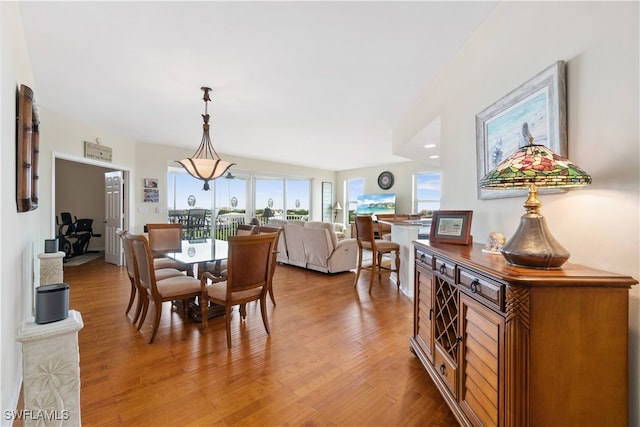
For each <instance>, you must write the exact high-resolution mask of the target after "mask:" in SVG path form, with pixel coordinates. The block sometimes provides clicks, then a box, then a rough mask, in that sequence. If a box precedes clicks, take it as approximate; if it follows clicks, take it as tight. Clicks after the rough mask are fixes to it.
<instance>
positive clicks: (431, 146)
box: [424, 144, 436, 148]
mask: <svg viewBox="0 0 640 427" xmlns="http://www.w3.org/2000/svg"><path fill="white" fill-rule="evenodd" d="M435 146H436V144H427V145H425V146H424V148H435Z"/></svg>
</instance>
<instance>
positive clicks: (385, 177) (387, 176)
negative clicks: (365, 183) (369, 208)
mask: <svg viewBox="0 0 640 427" xmlns="http://www.w3.org/2000/svg"><path fill="white" fill-rule="evenodd" d="M378 187H380V188H382V189H383V190H388V189H390V188H391V187H393V174H392V173H391V172H389V171H384V172H382V173H381V174H380V175H378Z"/></svg>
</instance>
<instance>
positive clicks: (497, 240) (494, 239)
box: [482, 231, 507, 255]
mask: <svg viewBox="0 0 640 427" xmlns="http://www.w3.org/2000/svg"><path fill="white" fill-rule="evenodd" d="M506 241H507V239H505V238H504V235H503V234H502V233H498V232H497V231H492V232H491V233H489V240H487V244H486V245H485V247H484V248H482V252H484V253H487V254H494V255H501V254H502V252H500V249H502V247H503V246H504V243H505V242H506Z"/></svg>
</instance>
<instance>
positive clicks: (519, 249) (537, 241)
mask: <svg viewBox="0 0 640 427" xmlns="http://www.w3.org/2000/svg"><path fill="white" fill-rule="evenodd" d="M501 252H502V255H503V256H504V257H505V259H506V260H507V262H508V263H509V264H512V265H516V266H521V267H530V268H543V269H552V268H560V267H561V266H562V264H564V263H565V261H566V260H568V259H569V256H570V255H569V252H568V251H567V250H566V249H565V248H563V247H562V245H560V243H558V242H557V240H556V239H554V238H553V236H552V235H551V232H550V231H549V229H548V228H547V223H546V221H545V219H544V217H543V216H542V215H540V214H538V213H527V214H524V215H522V217H521V218H520V225H518V229H517V230H516V232H515V233H514V235H513V236H512V237H511V239H509V240H508V241H507V243H506V244H505V245H504V246H503V247H502V249H501Z"/></svg>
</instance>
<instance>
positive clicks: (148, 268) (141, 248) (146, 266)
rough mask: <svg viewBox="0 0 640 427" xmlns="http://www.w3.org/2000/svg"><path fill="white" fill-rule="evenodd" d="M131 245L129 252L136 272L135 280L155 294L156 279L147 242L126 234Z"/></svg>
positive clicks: (142, 238)
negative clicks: (131, 254)
mask: <svg viewBox="0 0 640 427" xmlns="http://www.w3.org/2000/svg"><path fill="white" fill-rule="evenodd" d="M127 239H129V243H130V245H131V252H132V253H133V259H134V262H135V265H136V270H137V275H138V276H137V279H138V283H140V285H142V286H144V287H146V288H148V289H151V290H152V291H153V292H156V289H155V286H156V277H155V270H154V269H153V256H152V255H151V249H150V248H149V242H148V241H147V238H146V237H144V236H139V235H133V234H127Z"/></svg>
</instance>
